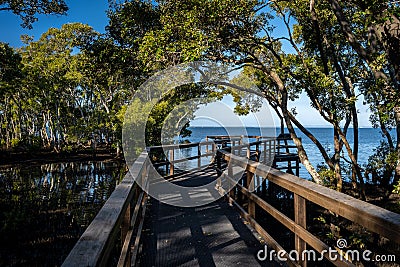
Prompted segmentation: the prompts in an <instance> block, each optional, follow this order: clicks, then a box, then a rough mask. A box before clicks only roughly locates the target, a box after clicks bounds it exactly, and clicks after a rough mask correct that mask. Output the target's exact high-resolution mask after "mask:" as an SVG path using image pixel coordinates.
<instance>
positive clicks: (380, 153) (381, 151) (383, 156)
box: [365, 142, 397, 187]
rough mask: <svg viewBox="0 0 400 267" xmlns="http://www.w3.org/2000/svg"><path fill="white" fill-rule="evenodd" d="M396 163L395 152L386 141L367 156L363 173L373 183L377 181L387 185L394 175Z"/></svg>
mask: <svg viewBox="0 0 400 267" xmlns="http://www.w3.org/2000/svg"><path fill="white" fill-rule="evenodd" d="M396 164H397V152H396V151H393V150H392V149H391V148H390V147H389V145H388V144H387V143H386V142H381V144H380V145H379V146H378V147H377V148H375V149H374V154H372V155H371V156H370V157H369V158H368V163H367V165H366V166H365V169H366V170H365V175H366V177H368V178H369V179H370V180H371V181H372V182H373V183H379V184H381V185H382V186H384V187H389V185H390V181H391V180H392V178H393V176H394V169H395V167H396Z"/></svg>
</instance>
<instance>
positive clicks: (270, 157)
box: [268, 139, 272, 164]
mask: <svg viewBox="0 0 400 267" xmlns="http://www.w3.org/2000/svg"><path fill="white" fill-rule="evenodd" d="M268 141H269V142H268V146H269V148H268V160H271V159H272V140H271V139H270V140H268ZM271 164H272V163H271Z"/></svg>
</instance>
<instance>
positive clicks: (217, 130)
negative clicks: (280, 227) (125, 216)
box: [181, 127, 395, 178]
mask: <svg viewBox="0 0 400 267" xmlns="http://www.w3.org/2000/svg"><path fill="white" fill-rule="evenodd" d="M189 129H190V130H191V131H192V134H191V136H190V137H186V138H183V139H186V140H188V141H190V142H200V141H204V140H205V137H206V136H207V135H208V136H210V135H228V133H229V135H242V134H246V133H247V135H260V133H261V132H262V134H266V133H267V135H268V136H271V135H274V133H275V135H276V136H277V135H278V134H279V133H280V128H277V129H261V130H260V128H258V127H247V128H246V129H245V130H244V129H242V128H235V127H229V128H222V127H190V128H189ZM307 129H308V130H309V131H310V132H311V133H312V134H313V135H314V136H315V137H316V138H317V139H318V140H319V141H320V142H321V144H322V145H323V146H324V148H325V149H326V150H327V151H328V153H329V155H331V154H332V153H333V130H332V129H330V128H307ZM285 132H287V130H286V131H285ZM296 132H297V134H298V136H299V137H301V138H302V141H303V145H304V148H305V150H306V152H307V154H308V157H309V159H310V161H311V162H312V163H313V165H314V166H315V167H316V166H317V164H320V163H323V162H324V159H323V158H322V156H321V154H320V152H319V150H318V148H317V147H316V146H315V144H314V143H312V141H311V140H310V139H309V138H308V137H306V136H305V135H304V134H303V133H301V131H300V130H298V129H296ZM394 134H395V132H394V131H393V132H392V135H394ZM347 136H348V140H349V142H350V144H351V145H353V130H352V129H349V131H348V134H347ZM383 140H384V138H383V137H382V134H381V133H380V130H379V129H374V128H360V129H359V163H360V164H361V165H364V164H366V163H367V162H368V158H369V156H370V155H372V154H373V153H374V149H375V148H376V147H377V146H379V145H380V143H381V141H383ZM181 141H182V140H181ZM344 154H345V156H346V155H347V153H346V152H345V153H344ZM300 166H301V168H300V177H303V178H309V177H310V175H309V174H308V172H307V170H306V169H305V168H304V166H302V165H300Z"/></svg>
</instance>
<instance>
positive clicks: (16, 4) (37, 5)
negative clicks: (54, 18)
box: [0, 0, 68, 28]
mask: <svg viewBox="0 0 400 267" xmlns="http://www.w3.org/2000/svg"><path fill="white" fill-rule="evenodd" d="M0 11H11V12H13V13H14V14H16V15H18V16H19V17H20V18H21V19H22V21H23V23H22V27H26V28H32V23H34V22H35V21H37V17H36V14H58V15H65V14H66V12H67V11H68V6H67V5H66V3H65V1H64V0H52V1H47V0H29V1H26V0H1V1H0Z"/></svg>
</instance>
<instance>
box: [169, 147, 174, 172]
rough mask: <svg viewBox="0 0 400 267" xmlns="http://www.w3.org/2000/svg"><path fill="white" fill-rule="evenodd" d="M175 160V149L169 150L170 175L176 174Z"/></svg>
mask: <svg viewBox="0 0 400 267" xmlns="http://www.w3.org/2000/svg"><path fill="white" fill-rule="evenodd" d="M174 160H175V149H171V150H170V151H169V162H170V163H169V175H174V173H175V167H174Z"/></svg>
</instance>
